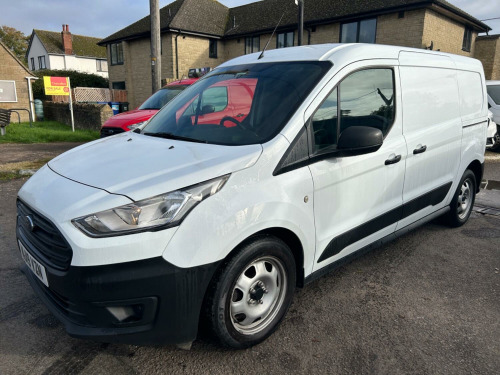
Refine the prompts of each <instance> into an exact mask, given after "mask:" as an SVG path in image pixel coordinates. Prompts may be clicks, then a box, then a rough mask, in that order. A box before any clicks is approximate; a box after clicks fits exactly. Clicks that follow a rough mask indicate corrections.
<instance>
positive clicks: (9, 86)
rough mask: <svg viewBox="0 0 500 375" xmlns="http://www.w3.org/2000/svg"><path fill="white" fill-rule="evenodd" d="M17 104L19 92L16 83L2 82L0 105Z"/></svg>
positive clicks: (0, 83) (0, 86)
mask: <svg viewBox="0 0 500 375" xmlns="http://www.w3.org/2000/svg"><path fill="white" fill-rule="evenodd" d="M5 102H7V103H9V102H10V103H16V102H17V92H16V82H15V81H0V103H5Z"/></svg>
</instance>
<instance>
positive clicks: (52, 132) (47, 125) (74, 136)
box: [0, 121, 99, 143]
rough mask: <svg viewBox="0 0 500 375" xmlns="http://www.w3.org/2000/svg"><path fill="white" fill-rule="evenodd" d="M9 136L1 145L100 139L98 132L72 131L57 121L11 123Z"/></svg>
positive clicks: (6, 135)
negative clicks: (31, 125)
mask: <svg viewBox="0 0 500 375" xmlns="http://www.w3.org/2000/svg"><path fill="white" fill-rule="evenodd" d="M6 131H7V134H5V135H4V136H0V143H48V142H88V141H93V140H94V139H97V138H99V132H98V131H92V130H77V129H75V132H72V131H71V126H68V125H64V124H61V123H60V122H56V121H43V122H34V123H33V127H32V128H30V124H29V122H22V123H20V124H17V123H11V124H10V125H9V126H7V127H6Z"/></svg>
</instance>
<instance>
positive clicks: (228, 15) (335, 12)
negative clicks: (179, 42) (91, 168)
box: [99, 0, 490, 45]
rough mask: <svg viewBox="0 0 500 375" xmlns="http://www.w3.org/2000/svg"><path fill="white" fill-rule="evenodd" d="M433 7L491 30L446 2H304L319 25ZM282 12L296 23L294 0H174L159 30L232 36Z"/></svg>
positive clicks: (272, 21) (309, 19)
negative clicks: (236, 0) (229, 2)
mask: <svg viewBox="0 0 500 375" xmlns="http://www.w3.org/2000/svg"><path fill="white" fill-rule="evenodd" d="M431 5H437V6H438V7H441V8H444V9H447V10H449V11H451V12H452V13H454V14H456V15H458V16H460V17H463V18H465V19H466V20H468V21H469V22H470V23H472V24H474V25H475V26H476V27H477V28H478V30H484V31H486V30H489V29H490V28H489V27H488V26H487V25H486V24H484V23H482V22H481V21H479V20H477V19H476V18H474V17H472V16H471V15H470V14H468V13H466V12H464V11H463V10H461V9H460V8H457V7H456V6H454V5H452V4H450V3H449V2H448V1H446V0H335V1H333V0H307V1H306V5H305V7H304V22H306V23H309V24H315V23H318V24H319V23H321V22H327V21H329V20H337V19H339V20H340V19H342V20H345V19H349V18H350V17H352V18H354V17H362V16H363V15H369V14H376V13H388V12H394V11H398V10H406V9H414V8H423V7H428V6H431ZM282 14H284V16H283V19H282V21H281V24H280V28H281V29H284V28H286V27H296V26H297V7H296V5H295V4H294V3H293V2H292V0H262V1H258V2H254V3H250V4H246V5H242V6H239V7H235V8H227V7H226V6H224V5H222V4H220V3H219V2H218V1H216V0H176V1H174V2H173V3H171V4H169V5H167V6H165V7H163V8H162V9H161V10H160V27H161V29H162V30H166V29H180V30H183V31H191V32H196V33H201V34H205V35H212V36H217V37H236V36H240V35H248V34H252V33H256V34H257V33H264V32H268V31H269V30H272V29H273V28H274V27H275V26H276V23H277V22H278V20H279V19H280V17H281V15H282ZM150 30H151V25H150V18H149V16H146V17H144V18H142V19H140V20H139V21H137V22H135V23H133V24H131V25H129V26H127V27H125V28H123V29H122V30H119V31H118V32H116V33H114V34H112V35H110V36H108V37H106V38H104V39H103V40H101V41H100V42H99V44H100V45H104V44H107V43H110V42H114V41H120V40H127V39H133V38H138V37H143V36H147V35H148V34H149V33H150Z"/></svg>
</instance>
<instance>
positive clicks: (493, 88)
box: [486, 85, 500, 104]
mask: <svg viewBox="0 0 500 375" xmlns="http://www.w3.org/2000/svg"><path fill="white" fill-rule="evenodd" d="M486 90H487V91H488V95H489V96H490V97H491V99H493V101H494V102H495V104H500V85H487V86H486Z"/></svg>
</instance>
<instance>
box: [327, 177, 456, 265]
mask: <svg viewBox="0 0 500 375" xmlns="http://www.w3.org/2000/svg"><path fill="white" fill-rule="evenodd" d="M451 185H452V183H451V182H448V183H447V184H445V185H443V186H440V187H438V188H436V189H434V190H431V191H430V192H428V193H426V194H424V195H422V196H420V197H418V198H415V199H413V200H411V201H409V202H408V203H406V204H404V205H402V206H400V207H398V208H395V209H393V210H391V211H389V212H386V213H385V214H382V215H380V216H378V217H376V218H374V219H372V220H370V221H368V222H366V223H364V224H361V225H360V226H358V227H356V228H353V229H351V230H349V231H347V232H345V233H342V234H341V235H340V236H337V237H335V238H334V239H332V240H331V241H330V243H329V244H328V245H327V246H326V248H325V250H324V251H323V253H322V254H321V256H320V257H319V259H318V263H320V262H322V261H324V260H325V259H328V258H330V257H332V256H334V255H337V254H338V253H340V252H341V251H342V250H344V249H345V248H346V247H347V246H349V245H352V244H353V243H355V242H357V241H359V240H362V239H363V238H365V237H368V236H369V235H371V234H373V233H375V232H378V231H379V230H381V229H384V228H386V227H388V226H389V225H392V224H395V223H397V222H398V221H399V220H401V219H404V218H406V217H408V216H410V215H412V214H414V213H416V212H418V211H420V210H422V209H424V208H426V207H429V206H435V205H437V204H439V203H441V202H442V201H443V200H444V199H445V198H446V195H447V194H448V191H450V188H451Z"/></svg>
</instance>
